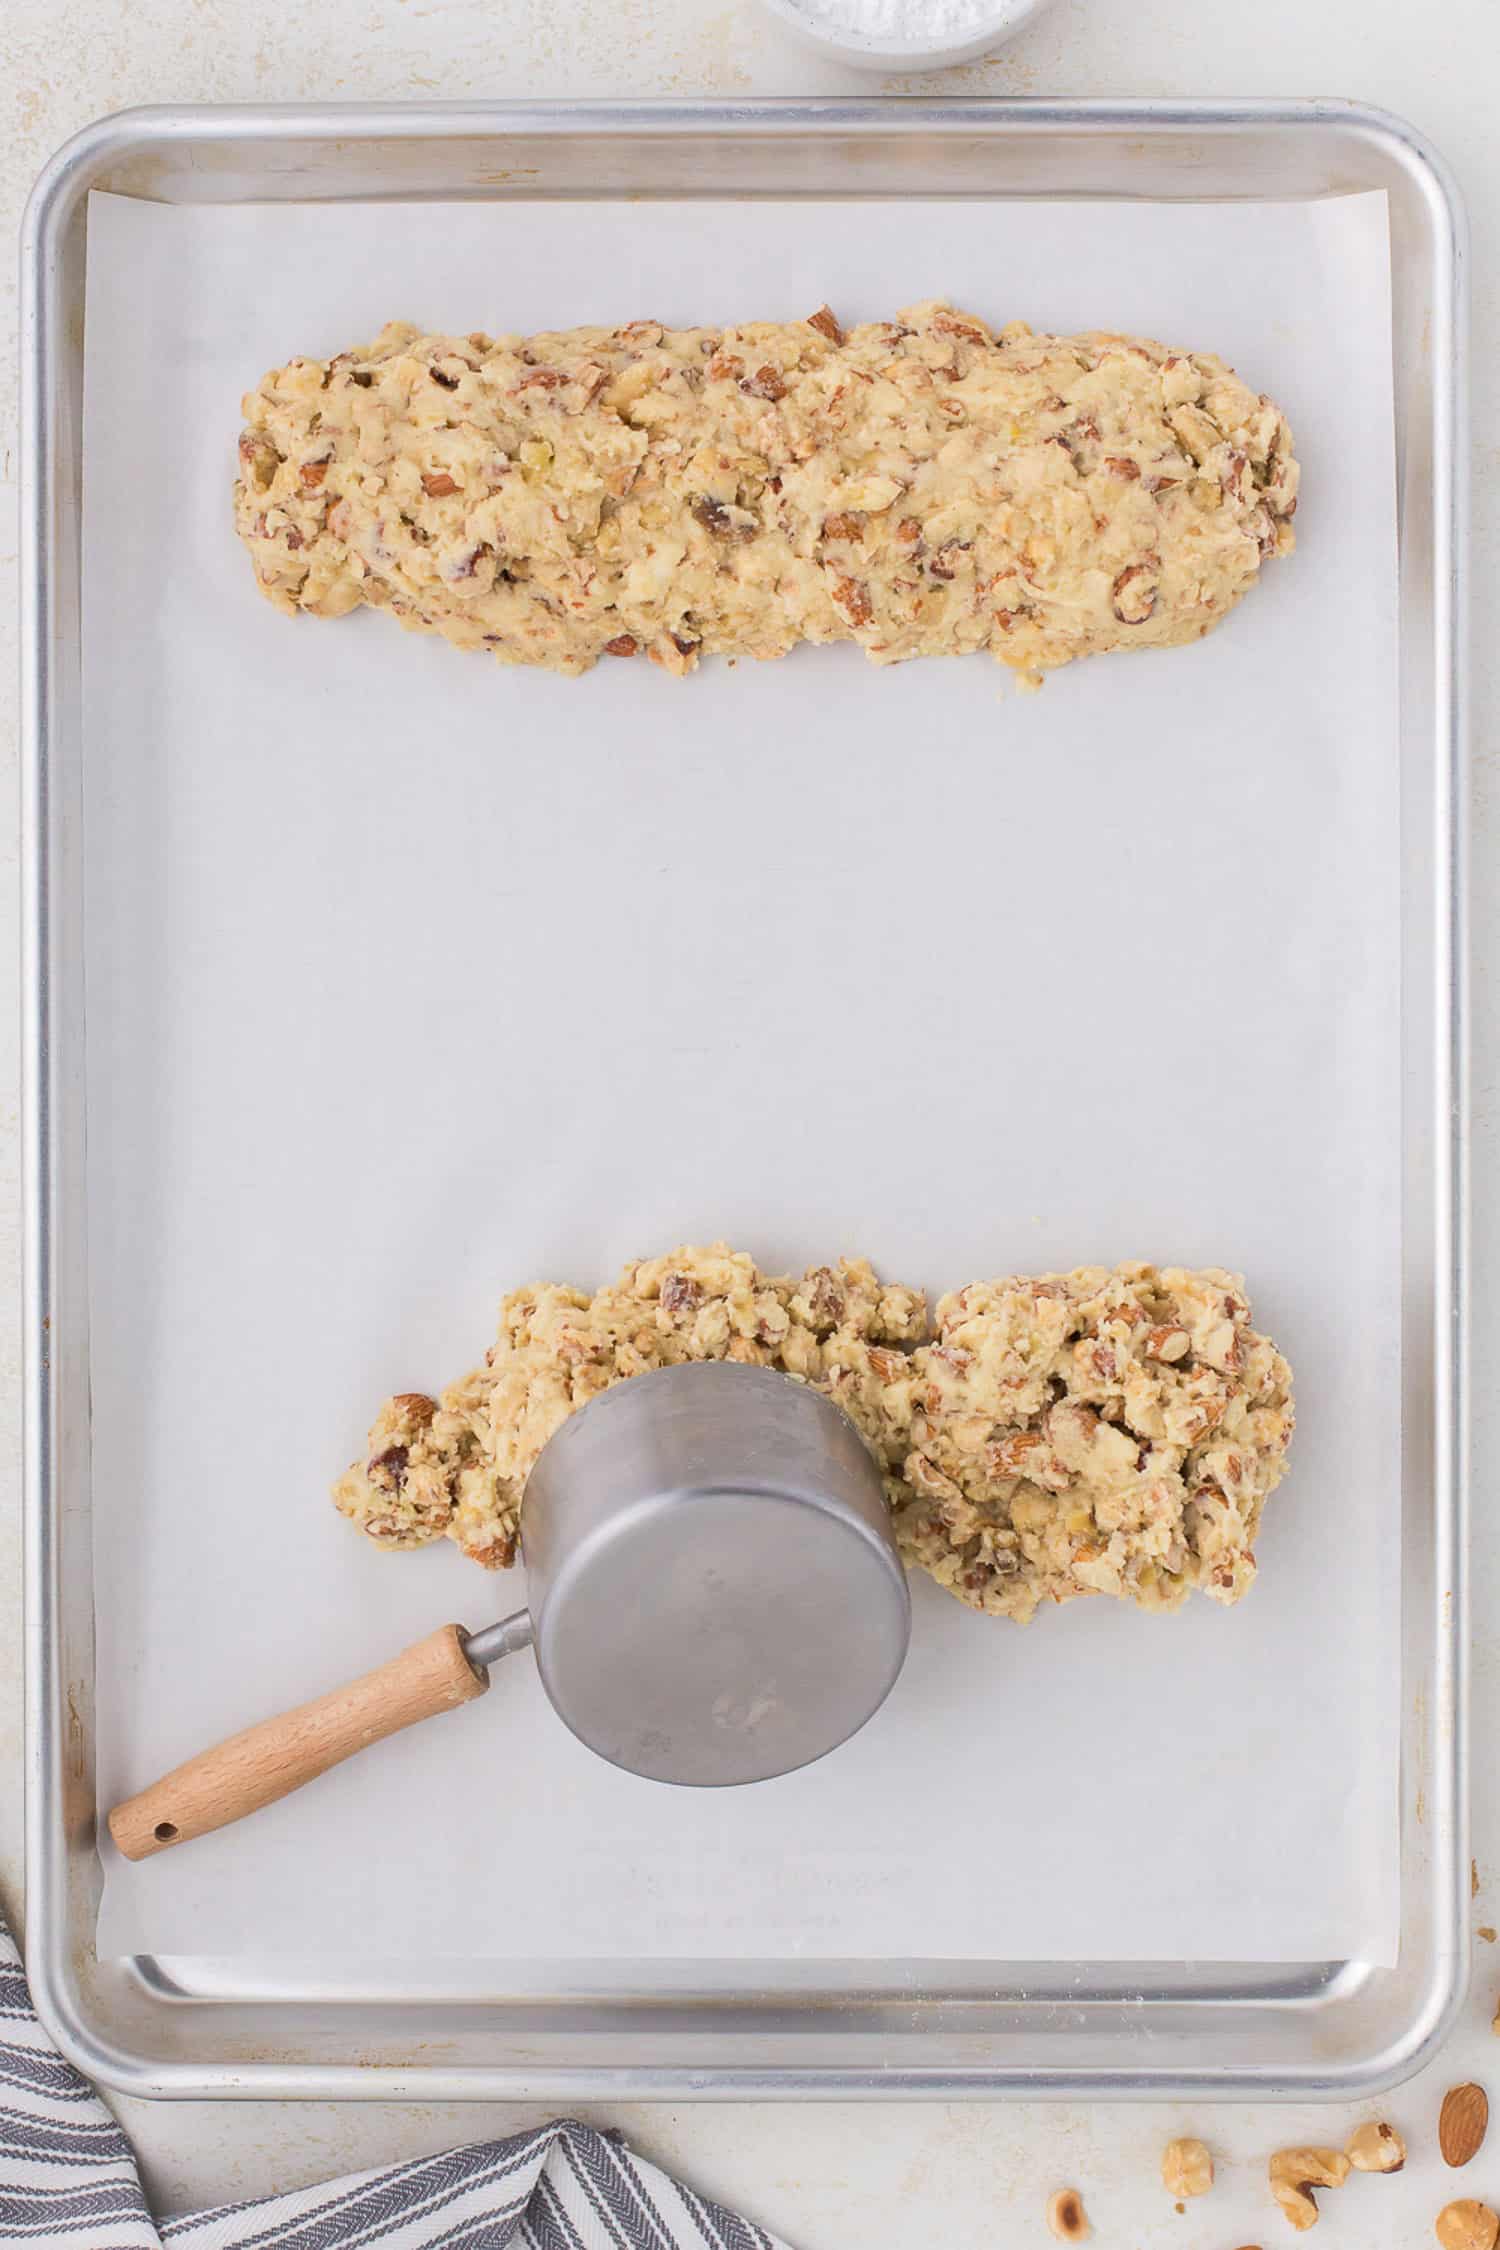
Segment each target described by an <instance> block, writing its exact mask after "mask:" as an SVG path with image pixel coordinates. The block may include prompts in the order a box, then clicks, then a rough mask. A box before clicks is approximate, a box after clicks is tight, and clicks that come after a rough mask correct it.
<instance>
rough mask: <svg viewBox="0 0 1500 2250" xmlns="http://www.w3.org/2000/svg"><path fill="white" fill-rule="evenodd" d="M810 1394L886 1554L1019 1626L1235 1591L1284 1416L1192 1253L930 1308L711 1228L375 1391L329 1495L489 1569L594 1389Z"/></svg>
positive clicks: (507, 1555) (370, 1527) (517, 1299)
mask: <svg viewBox="0 0 1500 2250" xmlns="http://www.w3.org/2000/svg"><path fill="white" fill-rule="evenodd" d="M707 1359H712V1360H737V1361H740V1362H742V1363H743V1364H745V1365H747V1366H756V1367H768V1368H772V1369H775V1370H776V1371H778V1372H779V1373H781V1374H784V1375H786V1376H788V1377H790V1378H792V1379H794V1380H796V1381H799V1382H805V1383H809V1384H811V1385H812V1386H813V1387H814V1388H815V1389H817V1390H820V1391H822V1392H824V1393H825V1394H826V1396H828V1397H829V1398H831V1399H832V1400H834V1402H835V1403H836V1404H837V1405H839V1406H840V1407H842V1408H843V1410H844V1412H845V1413H846V1414H847V1415H848V1416H849V1419H850V1420H851V1421H852V1422H853V1423H854V1425H855V1427H856V1429H858V1431H859V1432H860V1435H861V1436H862V1437H863V1439H864V1441H865V1443H866V1445H867V1446H868V1447H869V1448H870V1451H871V1453H872V1454H873V1455H874V1457H875V1459H876V1461H877V1463H878V1464H879V1466H880V1469H881V1472H882V1475H883V1478H884V1480H885V1489H886V1495H887V1498H888V1500H889V1502H890V1505H891V1509H892V1515H893V1521H894V1528H895V1532H896V1538H897V1542H898V1545H899V1546H900V1548H901V1551H902V1554H903V1556H904V1558H905V1560H906V1561H907V1563H908V1564H909V1565H912V1566H915V1567H920V1568H922V1569H924V1570H926V1571H928V1572H929V1573H930V1574H931V1576H932V1577H934V1578H935V1579H936V1580H937V1581H938V1583H939V1584H940V1585H942V1586H945V1587H946V1588H947V1589H948V1590H949V1591H950V1592H951V1593H954V1594H956V1595H957V1596H958V1598H959V1599H960V1600H961V1601H964V1602H967V1603H968V1604H969V1605H970V1607H972V1608H975V1609H982V1610H986V1611H988V1612H990V1613H991V1614H994V1615H999V1616H1006V1617H1010V1618H1013V1619H1015V1620H1016V1621H1017V1622H1020V1623H1025V1622H1026V1621H1027V1620H1028V1619H1029V1618H1030V1617H1032V1616H1033V1615H1034V1614H1035V1612H1036V1610H1037V1609H1038V1607H1039V1606H1041V1604H1042V1603H1044V1602H1049V1603H1059V1602H1064V1601H1069V1600H1072V1599H1074V1598H1075V1597H1077V1596H1080V1595H1084V1594H1098V1593H1108V1594H1114V1595H1116V1596H1118V1597H1120V1598H1122V1599H1124V1600H1128V1601H1133V1602H1135V1603H1137V1604H1139V1605H1140V1606H1141V1607H1143V1608H1146V1609H1156V1610H1161V1609H1175V1608H1178V1607H1179V1606H1180V1605H1181V1603H1183V1602H1184V1601H1186V1599H1187V1598H1188V1595H1189V1594H1190V1593H1191V1592H1192V1591H1193V1590H1194V1589H1195V1588H1196V1589H1200V1590H1201V1591H1203V1592H1205V1593H1207V1594H1208V1595H1210V1596H1211V1598H1212V1599H1214V1600H1215V1601H1219V1602H1226V1603H1227V1602H1233V1601H1237V1600H1238V1599H1239V1597H1240V1596H1241V1595H1242V1594H1243V1593H1244V1592H1245V1591H1246V1589H1247V1588H1248V1587H1249V1585H1250V1584H1251V1582H1252V1580H1253V1578H1254V1575H1255V1557H1254V1553H1253V1544H1252V1543H1253V1541H1254V1538H1255V1536H1256V1532H1257V1530H1258V1527H1259V1523H1260V1515H1261V1509H1262V1507H1263V1506H1264V1503H1265V1500H1266V1497H1267V1495H1268V1494H1269V1493H1270V1492H1271V1491H1272V1490H1273V1489H1274V1487H1275V1486H1276V1484H1277V1483H1278V1482H1279V1481H1280V1479H1281V1476H1282V1475H1283V1473H1284V1469H1285V1454H1286V1448H1287V1445H1288V1442H1289V1440H1290V1438H1291V1434H1292V1427H1293V1409H1292V1396H1291V1374H1290V1370H1289V1369H1288V1367H1287V1364H1286V1361H1285V1360H1284V1359H1283V1358H1282V1357H1281V1354H1280V1353H1279V1352H1278V1351H1277V1350H1276V1348H1275V1346H1274V1345H1273V1344H1272V1343H1271V1342H1270V1341H1269V1339H1268V1338H1266V1337H1264V1336H1261V1335H1259V1334H1257V1332H1256V1331H1255V1330H1254V1329H1253V1328H1252V1327H1251V1325H1250V1308H1249V1302H1248V1299H1247V1298H1246V1295H1245V1291H1244V1284H1243V1283H1242V1282H1241V1281H1240V1280H1239V1279H1238V1277H1237V1276H1236V1275H1233V1274H1228V1273H1223V1272H1220V1271H1219V1270H1218V1269H1216V1268H1209V1269H1207V1270H1205V1271H1201V1272H1187V1271H1184V1270H1183V1269H1181V1268H1177V1267H1168V1268H1166V1269H1163V1270H1158V1269H1157V1268H1156V1267H1154V1266H1149V1265H1126V1266H1118V1267H1115V1268H1114V1269H1112V1270H1111V1269H1108V1268H1105V1267H1085V1268H1082V1269H1080V1270H1079V1271H1077V1272H1075V1273H1070V1274H1049V1275H1043V1276H1041V1277H1039V1278H1036V1279H1031V1280H1023V1279H1012V1280H1007V1281H990V1282H973V1283H971V1284H970V1285H969V1287H968V1288H966V1289H962V1290H959V1291H958V1292H957V1293H956V1294H955V1295H953V1296H950V1297H945V1298H944V1299H943V1300H942V1301H941V1303H940V1304H939V1306H938V1310H937V1327H936V1333H935V1334H932V1333H930V1331H929V1324H928V1316H927V1306H926V1300H925V1298H924V1297H923V1295H922V1293H921V1291H920V1290H916V1289H909V1288H904V1287H901V1286H899V1285H892V1284H888V1283H883V1282H882V1281H880V1279H879V1278H878V1277H877V1275H876V1273H875V1271H874V1269H873V1267H872V1266H870V1265H869V1263H868V1262H867V1261H866V1260H864V1259H862V1258H843V1259H840V1260H839V1261H838V1262H837V1263H836V1264H834V1265H831V1266H813V1267H810V1268H809V1269H808V1271H807V1272H806V1273H804V1274H802V1275H801V1276H798V1277H793V1276H788V1275H768V1274H763V1273H762V1272H761V1271H760V1269H759V1268H758V1267H757V1266H756V1264H755V1263H754V1261H753V1259H751V1258H750V1257H748V1256H747V1255H746V1253H745V1252H743V1251H736V1250H731V1249H730V1248H729V1246H728V1245H727V1244H726V1243H715V1244H712V1245H710V1246H709V1247H708V1248H692V1247H689V1248H684V1249H680V1250H676V1251H673V1252H672V1253H671V1254H670V1255H669V1256H667V1257H663V1258H650V1259H643V1260H640V1261H638V1262H636V1263H634V1264H632V1265H629V1266H627V1267H626V1268H625V1270H624V1272H623V1273H622V1274H621V1276H620V1278H619V1280H618V1281H616V1282H614V1283H611V1284H610V1285H609V1286H607V1287H606V1288H603V1289H600V1290H598V1291H596V1292H595V1293H594V1294H593V1295H592V1296H589V1295H587V1294H586V1293H585V1292H584V1291H582V1290H579V1289H573V1288H569V1287H566V1286H565V1285H562V1284H558V1283H553V1282H543V1283H538V1284H536V1285H534V1286H532V1287H531V1288H527V1289H518V1290H515V1291H513V1292H512V1294H511V1295H510V1296H508V1297H507V1298H506V1299H505V1301H504V1303H503V1305H502V1306H501V1310H500V1333H499V1336H498V1338H497V1340H496V1342H495V1343H494V1345H493V1346H492V1347H491V1349H490V1351H489V1353H488V1355H487V1357H486V1359H485V1362H484V1364H483V1365H482V1366H481V1367H478V1368H476V1369H475V1370H474V1371H473V1372H472V1373H471V1374H469V1375H466V1376H465V1377H464V1378H463V1380H462V1381H461V1382H459V1383H456V1384H454V1385H452V1386H451V1387H450V1388H449V1389H448V1390H446V1391H444V1392H443V1393H442V1395H441V1396H440V1397H439V1398H438V1399H437V1400H435V1401H434V1400H433V1399H431V1398H428V1397H426V1396H425V1395H424V1394H421V1393H415V1392H407V1393H403V1394H401V1395H400V1396H399V1397H396V1398H393V1399H391V1400H388V1401H387V1403H386V1405H385V1406H383V1407H382V1409H381V1411H380V1413H379V1415H378V1416H377V1418H376V1421H375V1424H374V1426H373V1428H372V1429H371V1432H370V1436H369V1440H368V1443H367V1445H366V1448H365V1452H364V1455H363V1456H362V1458H361V1459H360V1460H359V1461H357V1462H355V1463H354V1465H353V1466H352V1467H351V1468H350V1469H349V1470H348V1471H346V1473H345V1475H344V1476H343V1477H341V1478H340V1479H339V1481H338V1483H337V1485H336V1486H335V1487H334V1500H335V1503H336V1505H337V1506H338V1507H339V1508H340V1509H341V1510H342V1511H343V1512H344V1514H345V1515H347V1516H349V1517H350V1518H351V1520H352V1521H353V1522H355V1523H356V1524H358V1525H359V1527H360V1529H361V1530H363V1531H365V1532H366V1533H367V1534H368V1535H369V1536H370V1537H371V1538H373V1539H375V1540H376V1541H377V1542H378V1543H379V1544H381V1545H382V1546H388V1547H414V1546H420V1545H423V1544H424V1543H425V1542H427V1541H428V1540H432V1539H437V1538H442V1537H446V1538H449V1539H452V1540H454V1541H455V1542H456V1543H457V1545H458V1546H459V1547H460V1548H462V1550H463V1552H464V1553H465V1554H467V1555H469V1556H470V1557H472V1559H473V1560H474V1561H476V1562H480V1563H483V1564H486V1565H488V1566H489V1567H491V1568H497V1567H504V1566H507V1565H508V1564H510V1563H511V1562H513V1561H514V1559H515V1555H516V1548H517V1539H518V1534H519V1525H520V1517H521V1502H522V1495H523V1493H524V1490H525V1486H526V1480H527V1478H528V1476H529V1475H530V1473H531V1470H532V1467H533V1465H534V1463H535V1461H536V1459H537V1456H538V1454H539V1453H540V1452H541V1450H542V1447H543V1446H544V1445H545V1444H546V1443H547V1440H548V1439H549V1438H550V1437H551V1436H552V1434H553V1432H554V1431H555V1430H556V1429H558V1428H559V1427H560V1426H561V1425H562V1423H563V1422H564V1421H566V1419H567V1417H568V1416H569V1415H570V1414H571V1413H573V1412H574V1411H575V1410H576V1409H577V1408H578V1407H580V1406H584V1405H586V1404H587V1403H588V1401H589V1400H590V1399H591V1398H594V1397H597V1396H598V1394H599V1393H600V1392H601V1391H604V1390H608V1389H609V1388H610V1387H611V1386H612V1385H613V1384H615V1383H619V1382H624V1381H626V1380H628V1379H629V1377H631V1376H632V1375H642V1374H647V1373H649V1372H651V1371H652V1370H654V1369H656V1368H661V1367H673V1366H677V1365H680V1364H681V1363H682V1362H683V1361H686V1360H707Z"/></svg>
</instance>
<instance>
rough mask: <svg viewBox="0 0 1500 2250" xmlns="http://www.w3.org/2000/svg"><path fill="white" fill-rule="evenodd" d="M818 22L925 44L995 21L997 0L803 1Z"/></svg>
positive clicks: (868, 35) (804, 10)
mask: <svg viewBox="0 0 1500 2250" xmlns="http://www.w3.org/2000/svg"><path fill="white" fill-rule="evenodd" d="M801 6H802V13H803V14H804V15H806V16H808V17H810V18H811V19H812V21H813V22H815V23H823V24H827V25H829V26H830V27H831V28H832V27H836V28H837V29H838V30H840V31H852V32H855V33H857V34H861V35H863V36H864V37H865V38H867V39H910V40H911V41H912V42H913V43H914V44H915V43H920V44H923V45H925V44H926V43H927V42H929V41H932V42H934V43H935V42H937V41H940V40H943V39H948V38H957V37H958V36H959V35H960V34H961V33H963V32H965V31H977V30H978V29H979V27H980V26H981V24H985V23H990V22H993V20H994V18H995V15H996V13H997V10H996V7H995V0H801Z"/></svg>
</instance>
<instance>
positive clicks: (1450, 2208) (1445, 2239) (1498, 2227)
mask: <svg viewBox="0 0 1500 2250" xmlns="http://www.w3.org/2000/svg"><path fill="white" fill-rule="evenodd" d="M1432 2231H1433V2233H1434V2234H1435V2235H1436V2236H1437V2238H1438V2240H1439V2242H1440V2243H1441V2244H1442V2246H1443V2250H1495V2243H1496V2240H1497V2239H1500V2219H1497V2218H1496V2216H1495V2214H1494V2212H1493V2211H1492V2210H1491V2209H1490V2207H1489V2205H1488V2204H1487V2203H1473V2202H1468V2201H1466V2202H1463V2203H1445V2204H1444V2206H1443V2208H1442V2210H1441V2211H1439V2213H1438V2215H1437V2218H1436V2219H1435V2220H1434V2221H1433V2229H1432Z"/></svg>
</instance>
